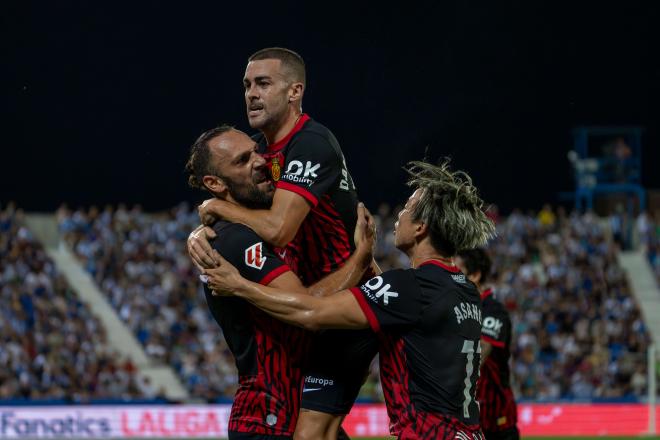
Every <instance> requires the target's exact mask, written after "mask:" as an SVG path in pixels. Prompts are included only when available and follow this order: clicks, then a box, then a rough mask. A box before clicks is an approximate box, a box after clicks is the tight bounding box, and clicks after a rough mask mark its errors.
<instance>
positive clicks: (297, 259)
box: [253, 114, 357, 285]
mask: <svg viewBox="0 0 660 440" xmlns="http://www.w3.org/2000/svg"><path fill="white" fill-rule="evenodd" d="M253 138H254V140H255V141H256V142H257V143H258V145H259V152H260V153H261V154H262V155H263V157H264V158H265V159H266V161H267V163H268V166H269V168H270V170H271V174H272V176H273V180H275V181H276V186H277V188H278V189H280V190H286V191H292V192H295V193H296V194H299V195H300V196H301V197H303V198H304V199H305V200H307V202H308V203H309V204H310V206H311V211H310V213H309V214H308V215H307V217H306V218H305V220H304V221H303V223H302V225H301V226H300V228H299V229H298V232H297V234H296V236H295V238H294V239H293V240H292V241H291V243H289V244H288V245H287V246H286V248H284V249H276V251H277V252H278V253H279V255H281V256H282V257H283V258H284V261H286V263H287V264H288V265H289V266H290V267H291V269H292V270H293V271H294V272H295V273H296V274H298V276H299V277H300V278H301V279H302V281H303V283H304V284H305V285H310V284H312V283H314V282H316V281H318V280H320V279H321V278H323V277H324V276H325V275H327V274H329V273H331V272H333V271H335V270H337V269H338V268H339V267H340V266H341V265H342V264H343V263H344V261H346V260H347V259H348V257H349V256H350V255H351V252H352V251H353V250H354V248H355V244H354V242H353V231H354V230H355V222H356V220H357V219H356V207H357V194H356V192H355V185H354V184H353V179H352V178H351V176H350V174H349V173H348V169H347V167H346V161H345V160H344V155H343V153H342V151H341V147H340V146H339V142H338V141H337V139H336V138H335V136H334V135H333V134H332V132H331V131H330V130H328V129H327V128H326V127H324V126H323V125H321V124H319V123H318V122H316V121H314V120H313V119H311V118H310V117H309V116H308V115H306V114H303V115H301V117H300V119H299V120H298V122H297V123H296V125H295V127H294V128H293V129H292V130H291V132H290V133H289V134H288V135H287V136H285V137H284V138H283V139H282V140H280V141H278V142H276V143H273V144H270V145H268V144H267V143H266V140H265V138H264V136H263V135H262V134H257V135H255V136H254V137H253Z"/></svg>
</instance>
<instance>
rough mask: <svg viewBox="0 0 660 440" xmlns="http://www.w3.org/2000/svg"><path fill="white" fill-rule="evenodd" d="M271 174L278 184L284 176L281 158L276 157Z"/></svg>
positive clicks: (271, 167)
mask: <svg viewBox="0 0 660 440" xmlns="http://www.w3.org/2000/svg"><path fill="white" fill-rule="evenodd" d="M270 174H271V176H272V177H273V180H274V181H275V182H277V181H278V180H280V177H281V176H282V168H281V167H280V158H279V157H277V156H276V157H274V158H273V161H272V162H271V165H270Z"/></svg>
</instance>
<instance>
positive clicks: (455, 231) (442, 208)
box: [406, 159, 495, 255]
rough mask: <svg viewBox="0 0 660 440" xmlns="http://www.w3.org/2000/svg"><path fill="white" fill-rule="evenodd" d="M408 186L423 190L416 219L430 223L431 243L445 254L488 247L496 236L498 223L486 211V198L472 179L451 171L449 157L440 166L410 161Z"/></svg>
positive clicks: (413, 212)
mask: <svg viewBox="0 0 660 440" xmlns="http://www.w3.org/2000/svg"><path fill="white" fill-rule="evenodd" d="M406 171H407V172H408V173H409V174H410V179H409V180H408V186H410V187H412V188H415V189H421V190H422V194H421V196H420V198H419V200H418V201H417V204H416V205H415V207H414V208H413V211H412V218H413V220H415V221H422V222H424V223H426V225H427V226H428V228H429V236H430V239H431V244H432V245H433V247H435V248H436V249H437V250H438V251H440V252H442V253H443V254H445V255H454V254H456V253H457V252H458V251H461V250H464V249H472V248H476V247H480V246H484V245H485V244H486V243H487V242H488V240H489V239H490V238H492V237H494V236H495V225H494V224H493V222H492V221H491V220H490V219H489V218H488V217H486V214H485V213H484V211H483V210H482V206H483V200H481V198H480V197H479V195H478V192H477V188H476V187H475V186H474V185H472V179H471V178H470V176H469V175H468V174H467V173H465V172H463V171H451V170H450V169H449V160H448V159H445V160H444V161H443V162H442V163H440V164H439V165H433V164H430V163H427V162H420V161H414V162H409V163H408V166H407V168H406Z"/></svg>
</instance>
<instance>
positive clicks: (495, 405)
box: [456, 249, 520, 440]
mask: <svg viewBox="0 0 660 440" xmlns="http://www.w3.org/2000/svg"><path fill="white" fill-rule="evenodd" d="M456 265H457V266H458V267H459V268H460V269H461V271H462V272H463V273H464V274H466V276H467V277H468V279H469V280H470V281H472V282H473V283H474V284H475V285H476V286H477V288H478V289H479V291H480V292H481V305H482V307H483V323H482V329H481V377H480V378H479V383H478V385H477V398H478V399H479V403H480V408H481V429H482V430H483V431H484V435H485V436H486V440H517V439H518V438H520V434H519V432H518V428H517V427H516V422H517V420H518V412H517V408H516V401H515V400H514V397H513V391H512V390H511V384H510V382H509V380H510V379H509V376H510V372H509V358H510V357H511V351H510V348H511V318H510V317H509V313H508V312H507V311H506V309H505V308H504V305H503V304H502V303H501V302H499V301H498V300H497V299H495V294H494V293H493V290H492V289H491V288H489V287H488V286H487V284H486V282H487V281H488V277H489V275H490V269H491V265H492V264H491V260H490V257H489V256H488V254H487V253H486V251H484V250H483V249H471V250H465V251H461V252H459V253H458V257H457V258H456Z"/></svg>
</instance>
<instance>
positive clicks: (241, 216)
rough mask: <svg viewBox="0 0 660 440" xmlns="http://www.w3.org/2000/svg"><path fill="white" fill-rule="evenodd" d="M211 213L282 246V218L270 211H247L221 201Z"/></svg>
mask: <svg viewBox="0 0 660 440" xmlns="http://www.w3.org/2000/svg"><path fill="white" fill-rule="evenodd" d="M211 212H212V213H213V214H215V215H216V216H217V217H219V218H223V219H225V220H227V221H230V222H232V223H241V224H244V225H246V226H249V227H250V228H251V229H252V230H253V231H254V232H256V233H257V235H259V236H260V237H261V238H263V239H264V240H265V241H266V242H268V243H271V244H275V245H281V244H279V243H278V241H280V235H281V230H282V226H283V225H282V217H281V216H278V215H275V213H274V212H273V211H272V210H270V209H247V208H244V207H242V206H239V205H236V204H234V203H229V202H225V201H221V202H220V203H217V204H216V205H215V207H214V208H213V209H212V210H211ZM285 244H286V243H285ZM281 246H283V245H281Z"/></svg>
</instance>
